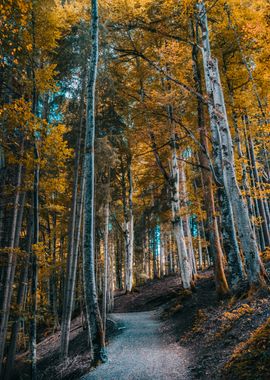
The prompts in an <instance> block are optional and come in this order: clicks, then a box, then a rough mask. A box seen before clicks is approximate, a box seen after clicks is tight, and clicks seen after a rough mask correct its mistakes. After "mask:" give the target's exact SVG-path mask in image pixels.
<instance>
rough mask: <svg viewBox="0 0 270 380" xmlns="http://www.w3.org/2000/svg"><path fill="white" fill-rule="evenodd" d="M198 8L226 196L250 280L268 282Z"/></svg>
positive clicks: (202, 14)
mask: <svg viewBox="0 0 270 380" xmlns="http://www.w3.org/2000/svg"><path fill="white" fill-rule="evenodd" d="M198 8H199V17H200V23H201V29H202V33H203V53H204V68H205V72H206V75H205V77H206V82H208V83H209V82H210V86H211V91H210V92H209V95H210V96H209V115H210V120H211V127H212V135H213V140H214V144H215V143H216V146H215V147H214V149H216V150H217V151H218V155H219V156H220V162H219V167H220V168H222V169H223V170H222V173H223V185H224V189H225V193H226V196H227V199H228V201H229V203H230V204H231V206H232V207H233V210H234V217H235V220H236V223H237V229H238V234H239V239H240V242H241V246H242V249H243V253H244V256H245V262H246V269H247V275H248V279H249V283H250V285H251V286H258V285H259V284H263V283H265V281H264V278H263V277H262V275H261V272H262V270H263V264H262V262H261V260H260V256H259V252H258V247H257V242H256V237H255V235H254V231H253V230H252V226H251V223H250V220H249V214H248V209H247V205H246V203H245V202H244V199H243V195H242V194H241V191H240V189H239V186H238V183H237V179H236V173H235V166H234V164H235V163H234V152H233V145H232V139H231V133H230V128H229V124H228V120H227V112H226V107H225V102H224V96H223V91H222V86H221V81H220V77H219V70H218V63H217V60H216V59H213V58H211V52H210V43H209V35H208V26H207V15H206V10H205V7H204V3H203V2H202V3H199V4H198ZM216 136H217V138H216ZM237 262H238V261H237Z"/></svg>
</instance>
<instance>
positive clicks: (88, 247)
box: [83, 0, 107, 361]
mask: <svg viewBox="0 0 270 380" xmlns="http://www.w3.org/2000/svg"><path fill="white" fill-rule="evenodd" d="M91 5H92V9H91V16H92V20H91V41H92V43H91V48H92V49H91V59H90V67H89V79H88V87H87V117H86V136H85V140H86V141H85V159H84V176H85V180H86V182H85V200H84V230H83V255H84V276H85V279H84V285H85V287H86V288H85V301H86V308H87V314H88V315H89V317H90V321H91V331H92V332H93V334H94V335H96V336H97V341H98V355H97V356H98V357H99V358H100V359H101V360H103V361H106V357H107V355H106V351H105V336H104V331H103V324H102V318H101V314H100V310H99V305H98V297H97V290H96V279H95V246H94V239H95V231H94V213H95V205H94V191H95V161H94V158H95V153H94V150H95V93H96V78H97V66H98V27H99V20H98V1H97V0H91ZM90 339H92V337H90Z"/></svg>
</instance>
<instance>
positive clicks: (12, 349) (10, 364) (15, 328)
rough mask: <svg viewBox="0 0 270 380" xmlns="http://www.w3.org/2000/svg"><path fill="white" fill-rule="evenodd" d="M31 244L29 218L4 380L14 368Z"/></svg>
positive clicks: (30, 222) (6, 379)
mask: <svg viewBox="0 0 270 380" xmlns="http://www.w3.org/2000/svg"><path fill="white" fill-rule="evenodd" d="M31 244H32V217H31V216H30V221H29V222H28V227H27V244H26V247H25V250H26V252H27V253H28V255H27V257H26V262H25V264H24V266H23V268H22V270H21V277H20V286H19V290H18V294H17V316H16V319H15V321H14V322H13V324H12V329H11V338H10V345H9V349H8V357H7V364H6V371H5V380H9V379H10V376H11V374H12V370H13V368H14V361H15V355H16V346H17V337H18V332H19V328H20V320H21V313H22V310H23V304H24V298H25V293H26V289H27V280H28V270H29V264H30V251H31Z"/></svg>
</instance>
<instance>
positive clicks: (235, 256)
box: [193, 20, 243, 295]
mask: <svg viewBox="0 0 270 380" xmlns="http://www.w3.org/2000/svg"><path fill="white" fill-rule="evenodd" d="M205 22H207V20H205ZM206 29H207V24H206ZM207 38H208V37H207V36H206V35H203V42H204V50H207V49H206V48H207V47H208V42H207V41H208V40H207ZM196 40H197V41H198V30H197V26H196ZM209 49H210V46H209ZM203 64H204V69H205V84H206V90H207V93H208V95H209V94H210V93H211V83H210V80H209V77H208V74H207V70H206V65H207V52H206V53H205V52H204V53H203ZM193 68H194V78H195V82H196V83H197V86H198V91H199V92H200V93H202V78H201V73H200V68H199V63H198V49H197V47H196V46H195V47H194V48H193ZM197 102H198V122H199V128H200V142H201V144H202V146H203V147H204V149H205V150H206V151H207V152H208V140H207V134H208V133H207V129H206V125H205V120H204V113H203V105H202V102H201V99H199V98H198V99H197ZM209 108H210V109H211V110H212V106H211V105H210V106H209ZM210 121H211V120H210ZM214 128H215V125H213V121H212V124H211V130H212V136H213V139H214V141H215V142H216V145H215V149H214V150H213V156H214V162H215V171H216V176H218V179H219V181H220V182H222V174H221V172H222V170H221V162H220V152H219V149H218V148H217V144H218V143H217V134H216V133H215V132H214V133H213V131H214ZM199 159H200V163H201V165H202V166H203V167H206V168H208V170H207V169H206V170H205V169H203V170H202V172H203V175H202V181H203V185H204V198H205V207H206V213H207V227H208V233H209V240H210V255H211V257H212V259H213V260H214V266H215V282H216V288H217V292H218V293H219V294H220V295H222V294H226V293H228V290H229V288H228V284H227V280H226V277H225V272H224V265H223V252H222V247H221V243H220V235H219V229H218V222H217V217H216V206H215V200H214V192H213V179H212V173H211V171H210V168H209V163H208V160H207V157H206V155H205V154H204V152H202V151H200V152H199ZM218 193H219V200H220V203H221V210H222V218H223V219H222V222H223V223H222V226H223V230H222V235H223V244H224V248H225V251H226V253H227V257H228V266H229V272H230V280H231V284H232V286H233V287H236V286H237V285H238V284H239V283H240V282H241V281H242V279H243V268H242V262H241V257H240V252H239V249H238V244H237V238H236V231H235V226H234V220H233V214H232V207H231V205H230V203H229V201H228V199H227V197H226V194H225V192H224V189H223V188H222V183H221V184H219V189H218Z"/></svg>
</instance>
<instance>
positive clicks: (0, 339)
mask: <svg viewBox="0 0 270 380" xmlns="http://www.w3.org/2000/svg"><path fill="white" fill-rule="evenodd" d="M23 151H24V142H22V146H21V150H20V153H21V154H23ZM21 184H22V164H21V163H19V167H18V174H17V183H16V192H15V197H14V210H13V217H12V226H11V237H10V252H9V254H8V262H7V271H6V278H5V286H4V295H3V302H2V310H1V312H2V319H1V326H0V377H1V373H2V369H3V368H2V365H3V359H4V352H5V343H6V337H7V329H8V320H9V313H10V303H11V297H12V293H13V282H14V276H15V267H16V253H14V249H15V248H16V230H17V226H18V210H19V201H20V187H21Z"/></svg>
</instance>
